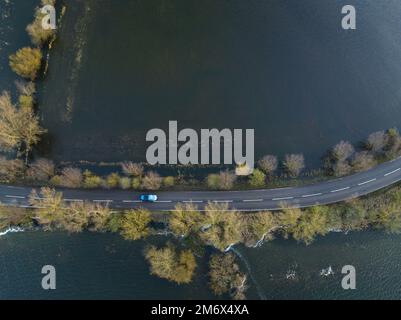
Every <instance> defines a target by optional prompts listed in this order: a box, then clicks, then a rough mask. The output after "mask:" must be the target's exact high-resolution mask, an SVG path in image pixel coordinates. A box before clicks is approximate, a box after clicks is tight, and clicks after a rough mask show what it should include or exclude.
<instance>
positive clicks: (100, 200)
mask: <svg viewBox="0 0 401 320" xmlns="http://www.w3.org/2000/svg"><path fill="white" fill-rule="evenodd" d="M93 202H113V200H93Z"/></svg>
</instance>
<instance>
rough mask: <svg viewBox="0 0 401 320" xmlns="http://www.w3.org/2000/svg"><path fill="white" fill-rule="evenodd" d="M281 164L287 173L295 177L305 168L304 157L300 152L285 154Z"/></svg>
mask: <svg viewBox="0 0 401 320" xmlns="http://www.w3.org/2000/svg"><path fill="white" fill-rule="evenodd" d="M283 165H284V168H285V170H286V172H287V174H289V175H290V176H291V177H297V176H299V175H300V173H301V172H302V170H303V169H304V168H305V158H304V156H303V155H302V154H286V155H285V157H284V162H283Z"/></svg>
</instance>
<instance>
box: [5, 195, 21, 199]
mask: <svg viewBox="0 0 401 320" xmlns="http://www.w3.org/2000/svg"><path fill="white" fill-rule="evenodd" d="M6 198H14V199H25V197H23V196H8V195H7V196H6Z"/></svg>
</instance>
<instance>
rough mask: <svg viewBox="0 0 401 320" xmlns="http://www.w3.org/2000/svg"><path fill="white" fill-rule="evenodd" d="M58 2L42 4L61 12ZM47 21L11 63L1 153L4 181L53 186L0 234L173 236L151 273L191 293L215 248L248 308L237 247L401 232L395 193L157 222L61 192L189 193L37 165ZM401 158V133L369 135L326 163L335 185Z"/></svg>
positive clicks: (300, 163)
mask: <svg viewBox="0 0 401 320" xmlns="http://www.w3.org/2000/svg"><path fill="white" fill-rule="evenodd" d="M54 3H55V1H54V0H42V2H41V4H42V5H45V4H52V5H54ZM42 19H43V14H42V13H41V11H40V10H39V8H37V9H36V11H35V16H34V21H33V22H32V23H31V24H30V25H29V26H28V27H27V32H28V34H29V36H30V37H31V41H32V44H33V45H34V46H35V47H34V48H31V47H26V48H22V49H20V50H18V51H17V52H16V53H15V54H13V55H11V56H10V67H11V68H12V70H13V71H14V72H15V73H16V74H18V75H19V76H21V77H22V78H24V81H21V82H17V83H16V87H17V93H18V99H17V100H16V102H13V99H12V94H11V93H9V92H3V93H2V94H1V96H0V147H1V149H2V151H5V152H7V155H8V157H5V156H2V157H0V180H1V181H5V182H25V183H32V184H34V185H40V186H45V187H43V188H41V189H40V190H39V191H33V192H32V194H31V196H30V198H29V202H30V205H31V208H27V209H22V208H12V207H2V208H1V210H0V228H1V229H4V228H9V227H12V226H19V227H32V226H37V227H39V228H42V229H43V230H65V231H67V232H70V233H77V232H83V231H96V232H116V233H119V234H121V236H122V237H123V238H124V239H127V240H130V241H136V240H140V239H146V238H148V237H150V236H156V235H160V234H164V235H169V237H170V238H171V241H170V242H168V243H167V244H166V245H165V246H161V247H160V246H159V247H156V246H149V247H147V248H146V249H145V251H144V256H145V259H146V260H147V262H148V264H149V267H150V272H151V273H152V274H154V275H155V276H158V277H160V278H163V279H166V280H168V281H171V282H174V283H178V284H187V283H190V282H191V281H192V280H193V278H194V277H195V271H196V269H197V258H198V257H199V256H200V255H202V254H205V253H204V251H203V250H201V249H200V247H206V246H207V247H211V248H213V250H214V254H212V255H211V257H210V263H209V273H208V275H209V284H210V287H211V289H212V291H213V292H214V293H215V294H216V295H219V296H220V295H225V296H231V297H232V298H234V299H244V298H245V293H246V289H247V283H246V282H247V277H246V275H245V274H244V273H242V272H241V270H240V269H241V268H240V266H239V265H238V264H237V263H236V261H235V255H234V254H233V253H232V252H230V249H231V248H232V247H233V246H235V245H237V244H244V245H246V246H249V247H255V246H258V245H260V244H261V243H263V242H264V241H271V240H273V239H274V238H275V237H284V238H293V239H295V240H296V241H300V242H303V243H305V244H307V245H309V244H311V243H312V242H313V241H314V240H315V239H316V237H318V236H323V235H325V234H327V233H328V232H330V231H331V230H342V231H352V230H364V229H367V228H375V229H380V230H384V231H386V232H391V233H400V232H401V187H400V186H396V187H394V188H392V189H390V190H387V191H386V192H379V193H376V194H373V195H371V196H369V197H364V198H362V199H358V200H352V201H348V202H345V203H341V204H336V205H330V206H316V207H311V208H307V209H298V208H287V207H286V205H285V203H282V209H281V210H278V211H277V212H270V211H262V212H255V213H245V214H244V213H240V212H237V211H229V212H228V204H217V203H213V202H211V203H208V204H207V205H206V207H205V209H204V211H202V212H201V211H200V210H199V208H197V207H196V206H195V205H194V204H178V205H177V206H176V207H175V209H174V210H172V211H171V212H169V213H167V214H165V213H152V212H150V211H148V210H146V209H143V208H140V209H136V210H129V211H115V210H114V211H113V210H111V209H110V208H109V207H108V205H107V204H100V203H92V202H86V201H76V202H68V201H66V200H65V199H64V198H63V194H62V193H61V192H58V191H56V190H55V189H54V187H66V188H86V189H93V188H107V189H111V188H121V189H124V190H129V189H136V190H152V191H154V190H159V189H161V188H167V189H169V188H173V187H174V186H175V185H180V184H181V185H182V184H184V182H183V181H184V179H183V178H182V177H181V176H177V177H173V176H161V175H160V174H159V173H157V172H155V171H154V170H147V169H146V168H145V167H144V166H143V165H142V164H138V163H133V162H124V163H122V164H121V170H120V172H112V173H109V174H107V175H105V176H98V175H96V174H95V173H94V172H91V171H89V170H85V171H83V170H82V169H80V168H76V167H72V166H67V167H59V166H57V165H56V164H55V163H54V162H53V161H52V160H49V159H43V158H37V159H34V161H32V162H29V160H30V153H31V151H32V148H34V146H35V145H37V144H38V143H39V141H40V139H41V137H42V136H43V134H44V133H46V130H45V129H44V128H42V127H41V126H40V121H39V117H38V114H37V110H36V109H37V108H36V107H37V106H36V99H35V93H36V90H35V83H34V82H33V81H35V80H36V79H38V78H39V77H40V74H39V72H40V69H41V67H42V60H43V53H44V47H45V46H46V44H50V43H51V42H52V41H53V40H54V39H55V35H56V34H55V32H54V31H53V30H43V28H41V25H40V24H41V20H42ZM400 155H401V136H400V134H399V132H398V130H397V129H395V128H392V129H389V130H388V131H378V132H375V133H372V134H371V135H369V136H368V137H367V139H366V141H365V142H364V143H363V146H362V147H361V148H356V147H354V146H353V145H352V144H351V143H350V142H347V141H341V142H339V143H338V144H337V145H335V146H334V147H333V148H332V150H330V152H329V154H328V156H327V157H326V158H325V160H324V163H323V166H322V172H324V175H325V176H326V177H332V176H335V177H340V176H344V175H348V174H351V173H355V172H359V171H363V170H367V169H370V168H372V167H373V166H375V165H377V164H378V163H380V162H383V161H387V160H390V159H394V158H396V157H398V156H400ZM304 173H305V158H304V156H303V155H302V154H288V155H285V157H284V159H278V158H277V157H276V156H274V155H266V156H264V157H262V158H261V159H260V160H259V161H258V166H257V168H256V169H255V170H254V171H253V173H252V174H251V175H250V176H249V177H247V178H238V177H237V176H236V175H235V174H234V172H233V171H230V170H226V169H225V170H222V171H221V172H217V173H212V174H210V175H208V176H207V177H206V179H205V180H204V181H195V183H194V184H196V185H198V186H199V185H200V186H202V187H203V186H204V187H207V188H209V189H211V190H231V189H233V188H236V187H238V186H241V187H242V186H246V187H250V188H266V187H268V186H269V185H270V183H271V182H272V181H274V180H277V179H280V178H285V179H293V180H294V179H296V178H302V177H303V174H304Z"/></svg>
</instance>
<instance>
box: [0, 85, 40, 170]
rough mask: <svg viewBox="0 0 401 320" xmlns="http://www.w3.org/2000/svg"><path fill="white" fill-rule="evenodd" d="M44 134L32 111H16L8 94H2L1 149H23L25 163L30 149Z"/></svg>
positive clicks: (0, 101) (0, 115)
mask: <svg viewBox="0 0 401 320" xmlns="http://www.w3.org/2000/svg"><path fill="white" fill-rule="evenodd" d="M45 132H46V130H45V129H43V128H42V127H41V126H40V125H39V118H38V117H37V116H36V115H35V114H34V113H33V110H31V109H26V108H21V109H17V108H16V106H15V105H14V104H13V103H12V101H11V96H10V93H8V92H3V94H2V95H1V96H0V146H1V147H2V148H3V149H5V150H12V149H14V148H16V149H17V151H20V150H21V148H22V147H24V148H25V162H26V163H27V162H28V156H29V153H30V151H31V149H32V147H33V146H34V145H35V144H37V143H38V142H39V141H40V136H41V135H42V134H44V133H45Z"/></svg>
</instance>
